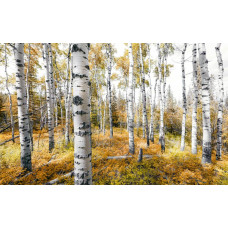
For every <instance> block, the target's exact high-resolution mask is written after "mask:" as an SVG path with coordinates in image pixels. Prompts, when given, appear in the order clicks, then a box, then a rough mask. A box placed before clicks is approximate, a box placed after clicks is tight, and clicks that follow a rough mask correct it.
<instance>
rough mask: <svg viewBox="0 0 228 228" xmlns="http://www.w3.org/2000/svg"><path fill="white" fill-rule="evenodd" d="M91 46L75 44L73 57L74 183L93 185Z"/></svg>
mask: <svg viewBox="0 0 228 228" xmlns="http://www.w3.org/2000/svg"><path fill="white" fill-rule="evenodd" d="M88 51H89V44H85V43H82V44H79V43H77V44H76V43H75V44H73V46H72V56H73V72H72V77H73V116H74V181H75V184H76V185H85V184H92V164H91V157H92V149H91V123H90V107H91V104H90V98H89V94H90V92H89V91H90V81H89V61H88Z"/></svg>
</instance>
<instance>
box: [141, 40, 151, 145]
mask: <svg viewBox="0 0 228 228" xmlns="http://www.w3.org/2000/svg"><path fill="white" fill-rule="evenodd" d="M139 51H140V59H141V70H142V75H141V77H142V85H141V87H142V103H143V118H144V121H143V125H144V129H145V130H146V141H147V146H149V145H150V140H149V127H148V118H147V111H146V91H145V72H144V63H143V57H142V45H141V44H139Z"/></svg>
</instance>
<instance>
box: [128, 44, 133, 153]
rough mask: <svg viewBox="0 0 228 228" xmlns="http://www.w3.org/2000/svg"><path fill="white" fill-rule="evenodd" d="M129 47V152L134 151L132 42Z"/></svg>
mask: <svg viewBox="0 0 228 228" xmlns="http://www.w3.org/2000/svg"><path fill="white" fill-rule="evenodd" d="M128 49H129V60H130V66H129V86H128V106H129V107H128V115H129V117H128V121H129V123H128V129H129V152H130V153H131V154H134V153H135V143H134V113H133V80H134V79H133V77H134V75H133V68H134V62H133V54H132V44H128Z"/></svg>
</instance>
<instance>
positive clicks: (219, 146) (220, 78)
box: [215, 43, 224, 160]
mask: <svg viewBox="0 0 228 228" xmlns="http://www.w3.org/2000/svg"><path fill="white" fill-rule="evenodd" d="M220 47H221V44H220V43H219V44H217V46H216V48H215V50H216V55H217V60H218V68H219V74H218V86H219V103H218V117H217V150H216V159H217V160H220V159H221V158H222V123H223V102H224V88H223V72H224V69H223V60H222V54H221V51H220Z"/></svg>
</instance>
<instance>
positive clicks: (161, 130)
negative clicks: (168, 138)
mask: <svg viewBox="0 0 228 228" xmlns="http://www.w3.org/2000/svg"><path fill="white" fill-rule="evenodd" d="M157 49H158V74H159V79H158V96H159V102H160V128H159V143H160V144H161V151H162V152H164V151H165V134H164V104H163V102H164V101H163V96H162V91H161V86H162V70H161V50H160V44H157Z"/></svg>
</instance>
